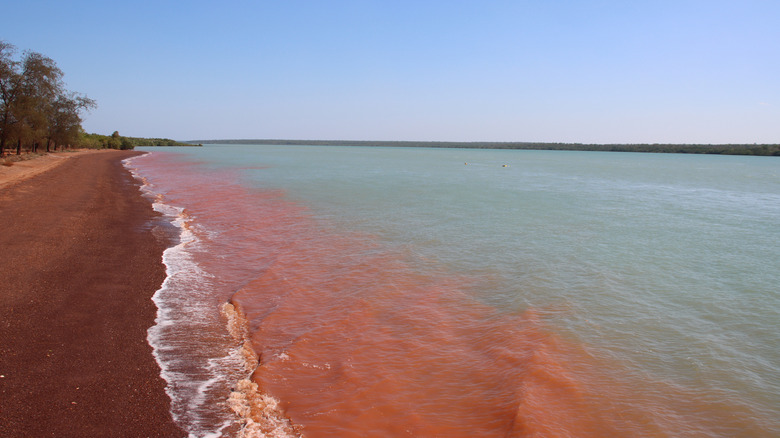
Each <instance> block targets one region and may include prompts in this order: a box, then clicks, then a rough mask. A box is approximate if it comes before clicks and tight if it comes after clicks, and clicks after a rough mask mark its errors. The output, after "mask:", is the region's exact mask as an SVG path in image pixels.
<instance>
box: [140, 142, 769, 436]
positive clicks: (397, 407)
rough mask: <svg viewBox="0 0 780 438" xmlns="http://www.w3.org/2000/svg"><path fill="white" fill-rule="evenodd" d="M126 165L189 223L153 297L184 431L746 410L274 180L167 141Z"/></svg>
mask: <svg viewBox="0 0 780 438" xmlns="http://www.w3.org/2000/svg"><path fill="white" fill-rule="evenodd" d="M136 163H139V164H142V165H143V168H144V176H145V177H146V178H147V180H148V183H149V185H150V186H151V189H150V190H153V191H154V192H155V193H156V194H158V195H160V196H161V198H160V199H161V202H162V203H165V204H166V205H171V206H178V207H180V208H181V209H180V210H177V211H178V213H176V214H177V215H178V217H180V218H182V221H183V222H185V223H186V224H187V226H186V227H184V226H183V228H182V229H183V230H186V233H189V234H187V235H186V236H184V237H183V238H182V244H180V245H179V246H177V249H175V250H172V252H171V254H170V255H171V257H170V258H169V259H168V260H166V263H167V264H169V267H171V266H174V267H177V268H176V269H172V270H171V272H169V281H167V282H166V285H165V288H164V289H166V290H167V291H170V292H171V293H170V294H168V295H167V298H166V299H163V300H160V301H159V302H158V305H159V306H160V307H161V315H162V318H161V319H160V321H159V322H158V325H160V326H161V327H164V328H168V327H173V326H176V325H178V324H184V325H183V327H185V328H184V329H181V328H179V329H178V331H171V332H170V333H171V334H170V337H168V338H165V339H162V338H160V339H159V346H158V347H157V348H158V357H160V358H162V359H160V360H161V361H162V362H163V363H165V364H167V365H166V366H167V368H166V366H163V369H164V370H165V371H164V375H165V376H166V379H167V380H168V381H169V384H170V391H171V394H172V399H173V400H174V408H173V409H174V411H175V417H176V418H177V420H178V421H180V422H181V423H183V424H184V425H185V426H186V427H187V430H190V431H201V432H203V431H209V432H208V433H210V434H212V435H211V436H309V437H317V436H340V437H351V436H355V437H357V436H367V435H368V436H453V437H458V436H464V437H465V436H469V437H473V436H497V435H499V436H502V435H503V436H518V437H525V436H530V437H568V436H579V437H589V436H594V437H595V436H599V437H600V436H659V437H666V436H718V435H719V434H722V433H721V432H723V431H728V430H740V431H743V430H750V427H751V424H752V423H751V422H752V421H754V420H752V419H750V418H749V417H748V416H746V417H745V418H740V417H739V416H738V417H737V418H735V417H733V416H732V417H728V418H726V417H727V415H724V416H723V418H713V417H712V416H699V415H697V414H696V413H697V412H701V411H702V410H706V409H716V410H722V411H723V412H724V414H725V413H727V412H728V411H729V410H730V409H739V406H740V402H739V400H738V399H736V398H734V397H732V398H731V399H730V400H729V401H728V402H722V403H721V402H714V401H712V400H710V399H706V398H703V397H700V396H698V395H697V394H695V393H694V392H692V391H691V390H690V389H689V388H683V387H681V386H679V385H675V384H672V383H669V382H665V381H663V380H661V379H657V378H656V379H653V378H648V376H640V375H631V374H630V373H628V372H626V369H625V368H621V364H620V363H618V362H617V361H612V360H611V358H610V357H608V356H604V355H599V354H598V351H596V350H593V349H591V348H590V347H589V346H587V345H582V344H581V343H578V342H577V341H576V340H575V339H571V338H566V337H563V336H561V335H560V334H559V333H557V332H556V330H555V327H554V326H551V325H550V324H548V322H547V320H546V315H547V314H548V313H549V312H554V310H550V309H544V308H533V307H527V308H525V309H521V310H519V311H518V310H513V309H502V308H498V307H495V306H492V305H489V304H487V303H485V302H483V301H480V300H479V299H476V298H475V296H478V295H479V294H476V293H474V288H476V287H479V285H483V284H485V283H484V282H480V281H478V280H477V279H474V278H469V276H468V275H464V274H460V273H458V272H454V271H453V270H452V269H451V268H450V267H448V266H445V265H443V264H439V263H437V262H436V261H435V260H430V259H426V260H422V259H420V258H419V257H418V256H417V254H416V253H415V251H414V250H413V249H408V248H404V247H397V246H396V247H391V246H389V245H386V244H384V243H383V242H382V241H381V239H380V238H378V237H376V236H373V235H370V234H366V233H357V232H353V231H350V230H345V229H343V228H340V227H339V225H336V224H331V223H328V222H326V221H324V220H323V219H315V218H314V217H312V216H311V215H310V214H309V213H308V212H307V210H306V208H305V207H304V206H302V205H300V204H297V203H295V202H291V201H290V200H289V199H288V198H287V197H286V196H285V194H284V193H283V192H282V191H279V190H259V189H256V188H251V187H247V186H245V185H242V184H241V182H240V179H239V177H238V175H237V174H236V173H234V171H230V170H210V171H209V173H208V175H209V178H208V179H204V178H203V177H202V174H201V173H199V172H195V171H193V169H194V168H195V167H196V165H195V164H193V163H187V162H181V161H178V160H177V159H175V158H174V157H171V156H167V155H165V154H155V156H153V157H150V156H145V157H141V158H138V159H137V161H136ZM163 175H164V177H163ZM518 287H523V285H518ZM225 303H228V304H225ZM171 309H179V310H171ZM567 311H574V310H572V309H569V310H567ZM177 312H178V313H179V315H180V317H178V319H175V318H174V317H173V316H172V315H174V314H176V313H177ZM174 320H175V321H176V322H174ZM163 353H170V355H169V356H166V357H163V356H164V354H163ZM180 355H183V356H181V357H185V358H187V359H186V360H182V359H181V358H180ZM180 363H186V364H188V365H187V366H179V365H177V364H180ZM192 364H200V365H196V366H194V369H193V365H192ZM188 388H190V389H188ZM191 388H194V390H193V389H191ZM177 400H178V402H177ZM176 409H179V410H180V411H179V414H178V416H176ZM187 409H190V411H187ZM191 433H194V434H196V435H197V434H198V433H195V432H191ZM203 435H204V436H205V435H207V434H206V433H203Z"/></svg>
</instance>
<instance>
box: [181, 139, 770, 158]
mask: <svg viewBox="0 0 780 438" xmlns="http://www.w3.org/2000/svg"><path fill="white" fill-rule="evenodd" d="M190 143H200V144H252V145H261V144H265V145H298V146H385V147H427V148H473V149H527V150H531V149H532V150H556V151H602V152H651V153H675V154H721V155H759V156H780V144H659V143H653V144H583V143H534V142H451V141H450V142H448V141H354V140H193V141H191V142H190Z"/></svg>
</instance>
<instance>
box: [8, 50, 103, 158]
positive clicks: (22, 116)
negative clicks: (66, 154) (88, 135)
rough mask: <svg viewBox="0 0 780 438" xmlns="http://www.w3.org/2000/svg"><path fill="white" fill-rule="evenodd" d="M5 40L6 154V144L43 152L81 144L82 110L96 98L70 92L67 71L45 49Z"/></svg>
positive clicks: (16, 147)
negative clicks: (19, 48) (18, 45)
mask: <svg viewBox="0 0 780 438" xmlns="http://www.w3.org/2000/svg"><path fill="white" fill-rule="evenodd" d="M15 54H16V48H15V47H14V46H13V45H11V44H9V43H7V42H5V41H0V156H2V155H4V154H5V149H6V147H11V148H15V149H16V153H17V154H21V151H22V148H24V149H25V150H27V151H30V152H38V150H39V148H40V147H41V146H43V147H45V149H46V151H47V152H48V151H50V150H51V149H52V148H54V149H55V150H56V149H57V147H63V146H67V145H72V144H75V143H76V142H77V141H78V139H79V136H80V133H81V121H82V120H81V115H80V113H81V112H82V111H84V110H88V109H90V108H95V106H96V103H95V101H94V100H92V99H90V98H88V97H87V96H85V95H81V94H79V93H75V92H72V91H69V90H67V89H66V88H65V84H64V82H63V80H62V78H63V72H62V70H60V69H59V67H57V64H56V63H55V62H54V61H53V60H52V59H51V58H48V57H46V56H44V55H41V54H40V53H36V52H30V51H27V52H24V53H23V54H22V56H21V58H20V59H16V58H15Z"/></svg>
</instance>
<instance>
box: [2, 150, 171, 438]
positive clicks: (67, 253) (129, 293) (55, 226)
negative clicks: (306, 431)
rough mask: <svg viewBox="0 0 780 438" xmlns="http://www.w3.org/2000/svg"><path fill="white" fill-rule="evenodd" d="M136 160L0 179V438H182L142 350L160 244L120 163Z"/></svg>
mask: <svg viewBox="0 0 780 438" xmlns="http://www.w3.org/2000/svg"><path fill="white" fill-rule="evenodd" d="M136 154H139V152H132V151H122V152H120V151H111V152H102V153H86V154H79V155H74V156H71V157H69V158H67V159H61V158H53V159H54V160H58V162H57V163H56V165H53V166H51V167H49V168H47V169H44V171H42V172H41V173H39V174H37V175H35V176H32V177H30V178H26V179H25V177H24V175H22V176H21V177H14V178H11V179H8V178H6V180H4V181H0V182H2V183H3V184H2V185H1V186H0V436H2V437H28V436H39V437H46V436H56V437H85V436H95V437H97V436H112V437H113V436H117V437H118V436H127V437H144V436H149V437H180V436H185V433H184V432H183V431H182V430H181V429H179V428H178V427H177V426H176V425H175V424H174V423H173V420H172V419H171V415H170V411H169V404H170V401H169V398H168V396H167V395H166V394H165V392H164V389H165V382H164V381H163V380H162V379H161V378H160V376H159V367H158V366H157V363H156V362H155V360H154V358H153V356H152V350H151V347H150V346H149V345H148V343H147V342H146V330H147V329H148V327H149V326H151V325H152V324H153V323H154V318H155V314H156V307H155V305H154V303H153V302H152V301H151V296H152V295H153V294H154V292H155V291H156V290H157V289H158V288H159V286H160V284H161V283H162V281H163V279H164V278H165V267H164V265H163V264H162V259H161V255H162V251H163V250H164V249H165V248H166V247H167V245H168V243H169V240H168V237H167V236H166V235H165V233H162V232H159V230H158V229H157V228H155V227H154V226H152V225H151V224H152V223H153V219H154V218H155V217H157V214H156V213H155V212H154V211H153V210H152V208H151V205H150V203H149V201H147V200H145V199H143V198H142V197H141V196H140V193H139V191H138V185H137V183H136V182H135V181H134V180H133V178H132V176H131V175H130V174H129V173H128V172H127V171H126V170H125V169H124V168H123V166H122V163H121V160H122V159H124V158H127V157H130V156H133V155H136ZM33 161H36V160H33ZM49 161H51V159H50V160H49ZM31 163H32V162H30V163H28V164H29V165H31V166H34V164H31ZM39 164H45V163H44V162H40V163H39ZM12 167H16V166H12Z"/></svg>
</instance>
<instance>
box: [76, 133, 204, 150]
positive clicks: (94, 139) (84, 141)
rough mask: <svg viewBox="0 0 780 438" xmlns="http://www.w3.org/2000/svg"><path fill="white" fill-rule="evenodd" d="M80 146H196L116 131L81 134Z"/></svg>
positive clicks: (97, 147)
mask: <svg viewBox="0 0 780 438" xmlns="http://www.w3.org/2000/svg"><path fill="white" fill-rule="evenodd" d="M77 145H78V147H83V148H90V149H133V148H135V147H136V146H195V145H193V144H190V143H182V142H179V141H176V140H171V139H169V138H143V137H123V136H121V135H119V132H117V131H114V133H113V134H111V135H101V134H87V133H83V132H82V134H81V136H80V138H79V141H78V143H77Z"/></svg>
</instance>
